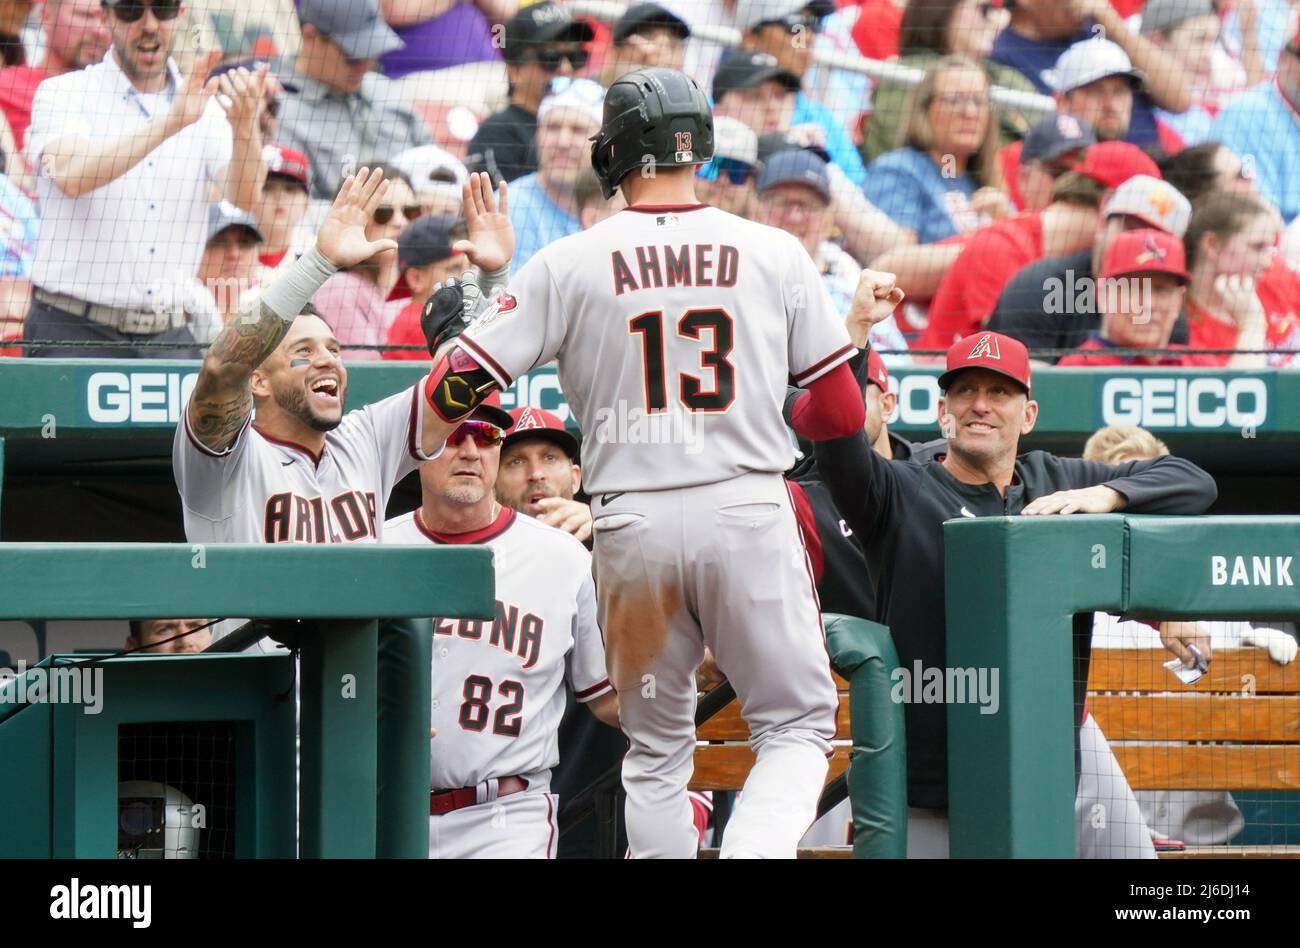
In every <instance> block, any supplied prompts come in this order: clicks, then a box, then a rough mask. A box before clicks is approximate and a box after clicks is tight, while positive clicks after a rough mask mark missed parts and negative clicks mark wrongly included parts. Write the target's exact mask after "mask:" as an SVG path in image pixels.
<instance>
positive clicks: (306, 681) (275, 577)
mask: <svg viewBox="0 0 1300 948" xmlns="http://www.w3.org/2000/svg"><path fill="white" fill-rule="evenodd" d="M493 596H494V576H493V568H492V553H491V551H490V550H488V549H486V548H483V547H436V546H373V545H365V546H362V545H355V546H341V545H340V546H320V547H316V546H301V545H284V546H263V545H243V544H229V545H227V544H208V545H187V544H174V545H173V544H102V543H88V544H52V543H0V620H3V619H149V618H164V617H207V618H216V617H244V618H256V619H270V620H277V621H276V622H275V623H274V625H273V628H274V629H275V630H276V638H278V639H282V640H285V641H291V642H292V643H293V644H294V646H295V647H296V648H298V649H299V650H300V654H301V676H302V682H301V689H300V693H299V694H300V701H301V800H302V803H301V810H300V814H299V818H300V838H301V853H302V855H304V856H354V857H373V856H375V855H381V856H384V855H405V856H426V855H427V853H428V849H427V838H428V754H429V738H428V731H429V696H428V689H429V674H430V666H429V660H428V652H427V649H426V650H425V651H424V652H423V653H421V652H420V651H419V650H418V649H415V650H414V651H410V650H408V651H407V652H406V653H405V654H399V655H397V657H396V665H395V668H396V670H395V671H394V665H393V664H392V663H386V666H385V667H386V672H385V676H384V678H383V680H382V681H381V679H380V674H379V633H378V627H379V625H380V624H381V623H379V622H378V621H377V620H378V619H379V618H385V619H390V618H391V619H401V620H405V621H403V622H400V623H384V625H385V629H386V632H385V638H386V639H387V638H389V637H390V635H399V636H405V637H406V640H407V642H408V644H409V642H410V641H412V640H417V641H418V639H419V637H420V635H421V631H420V630H421V620H422V619H424V617H427V616H432V615H441V616H455V617H466V618H478V619H489V618H491V617H492V615H493V612H494V600H493ZM389 628H392V629H395V630H397V631H396V632H393V633H389V632H388V631H387V630H388V629H389ZM423 628H424V629H425V630H427V628H428V622H427V620H424V621H423ZM239 658H241V659H242V660H244V661H245V662H253V663H256V662H258V661H261V660H262V659H265V660H266V661H268V662H269V661H275V660H277V658H276V656H269V655H268V656H252V655H246V656H239ZM205 660H211V659H210V658H209V656H206V655H199V656H189V657H187V656H155V657H150V658H149V659H141V658H138V657H137V658H132V659H120V660H118V659H108V660H107V661H108V662H110V663H111V662H113V661H130V662H133V663H136V664H138V663H139V662H141V661H146V662H150V661H152V662H173V663H174V662H191V663H193V662H202V661H205ZM278 660H279V661H281V662H283V659H282V658H280V659H278ZM223 661H224V659H223ZM421 661H422V662H423V664H422V665H421V664H420V663H421ZM148 667H150V668H152V667H161V666H148ZM173 667H174V666H173ZM214 667H215V666H214ZM280 679H281V680H280V684H279V687H280V688H281V690H282V689H283V687H284V685H283V680H282V679H283V676H280ZM381 686H382V689H383V720H384V727H383V729H382V731H381V729H380V723H379V722H380V693H381ZM205 700H207V699H205ZM10 707H11V708H12V705H11V706H10ZM32 707H33V708H34V706H32ZM81 717H83V716H81V715H75V716H71V717H70V719H69V720H71V721H73V722H74V723H75V725H76V727H78V728H87V727H90V726H91V724H92V723H93V722H92V719H90V718H87V721H86V722H79V721H78V720H77V719H79V718H81ZM24 720H26V721H34V720H36V716H34V715H32V714H23V713H17V714H14V713H12V712H11V713H10V717H9V719H8V720H6V721H0V729H5V728H18V727H20V728H21V729H23V730H24V731H26V730H30V728H31V725H30V724H20V723H18V722H21V721H24ZM74 736H75V735H74ZM72 743H73V745H75V740H74V741H73V742H72ZM66 760H68V761H71V760H73V758H70V757H69V758H67V759H66ZM28 763H29V764H32V765H33V766H31V767H24V768H20V769H18V770H17V771H15V772H14V773H13V774H11V780H13V779H17V778H18V776H20V775H21V774H22V773H24V772H25V771H34V770H39V769H40V768H39V767H37V766H35V762H33V761H28ZM67 766H71V764H68V765H67ZM292 772H293V767H292V760H290V761H289V765H288V768H287V770H286V771H285V773H287V774H289V776H290V777H291V776H292ZM381 773H382V774H383V775H384V777H385V780H384V784H383V787H382V789H383V791H384V795H383V797H382V799H380V802H379V804H378V806H379V809H380V810H381V811H382V812H381V813H380V814H377V804H376V800H377V798H379V794H380V789H381V786H380V777H379V775H380V774H381ZM65 776H67V777H69V779H71V777H72V773H71V771H68V773H66V774H65ZM75 789H76V790H77V791H78V792H88V791H86V788H85V787H82V786H81V785H79V784H78V785H75ZM55 790H56V791H58V792H64V791H67V792H72V791H69V790H68V788H67V787H64V788H63V790H60V789H59V787H57V786H56V787H55ZM99 792H100V793H102V788H100V790H99ZM75 804H76V800H75V799H74V800H71V804H70V805H72V806H73V807H74V809H75ZM381 826H382V827H383V828H384V833H383V836H382V838H381V836H380V834H379V827H381ZM69 845H71V844H69ZM55 854H56V855H68V856H71V855H88V854H89V853H85V852H81V851H77V850H76V849H75V848H74V849H66V848H65V849H60V850H59V851H57V852H56V853H55ZM101 855H103V854H102V853H101Z"/></svg>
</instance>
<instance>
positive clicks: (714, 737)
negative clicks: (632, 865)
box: [690, 674, 853, 859]
mask: <svg viewBox="0 0 1300 948" xmlns="http://www.w3.org/2000/svg"><path fill="white" fill-rule="evenodd" d="M833 677H834V679H835V689H836V691H837V692H838V694H839V710H838V711H837V712H836V719H835V740H834V750H833V754H832V756H831V760H830V772H829V773H828V774H827V775H826V782H827V783H828V784H829V783H830V782H831V781H833V780H835V779H836V778H837V777H839V776H840V775H841V774H843V773H844V771H845V770H846V769H847V768H848V766H849V752H850V751H851V750H852V746H851V745H852V738H851V735H850V732H849V685H848V682H846V681H845V680H844V679H843V678H841V677H840V676H839V675H837V674H836V675H833ZM696 740H697V741H699V743H698V744H697V745H696V747H695V773H694V775H693V776H692V777H691V783H690V788H691V789H692V790H713V791H736V790H740V789H741V788H742V787H743V786H744V783H745V778H746V777H747V776H749V771H750V768H752V767H753V766H754V752H753V751H752V750H750V748H749V726H748V725H747V724H746V723H745V719H744V718H743V717H741V714H740V701H739V700H734V701H732V702H730V703H729V704H727V705H726V706H725V707H724V708H723V709H722V710H721V711H719V712H718V713H717V714H715V715H714V716H713V717H712V718H710V719H709V720H708V721H706V722H704V724H703V725H701V727H700V728H699V729H698V731H697V732H696ZM700 855H701V857H703V858H711V857H714V856H716V855H717V851H716V849H714V850H703V851H701V853H700ZM852 855H853V848H852V847H851V846H832V847H818V848H816V849H801V850H800V851H799V858H800V859H847V858H850V857H851V856H852Z"/></svg>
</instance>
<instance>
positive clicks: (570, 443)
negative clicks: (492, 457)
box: [501, 408, 578, 463]
mask: <svg viewBox="0 0 1300 948" xmlns="http://www.w3.org/2000/svg"><path fill="white" fill-rule="evenodd" d="M510 417H511V418H513V419H514V425H515V426H514V428H513V429H512V430H511V432H510V434H508V435H506V440H505V443H504V444H502V445H501V448H502V450H505V449H506V448H508V447H510V445H512V444H514V443H515V442H517V441H527V440H528V439H529V438H542V439H544V440H546V441H551V442H553V443H555V444H556V445H558V446H559V448H560V450H561V451H563V452H564V453H565V454H567V455H568V456H569V460H570V461H573V462H575V463H576V462H577V460H578V439H577V438H575V437H574V436H573V434H572V433H571V432H570V431H569V429H568V428H566V427H565V426H564V422H562V421H560V419H559V418H558V417H557V416H556V415H553V414H551V413H550V412H549V411H546V410H544V409H541V408H516V409H514V410H512V411H511V412H510Z"/></svg>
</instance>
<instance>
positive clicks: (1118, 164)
mask: <svg viewBox="0 0 1300 948" xmlns="http://www.w3.org/2000/svg"><path fill="white" fill-rule="evenodd" d="M1152 172H1154V173H1155V174H1159V171H1158V169H1156V166H1155V162H1153V161H1152V160H1151V159H1150V158H1148V157H1147V156H1146V155H1144V154H1143V153H1142V152H1141V151H1140V150H1139V149H1138V148H1136V147H1135V146H1133V145H1129V144H1126V143H1124V142H1105V143H1103V144H1100V145H1094V146H1092V147H1091V148H1089V149H1088V151H1087V153H1086V155H1085V157H1084V160H1083V161H1082V162H1080V163H1079V164H1078V165H1076V166H1075V169H1074V171H1072V172H1070V173H1068V174H1064V175H1062V176H1061V177H1060V178H1059V179H1058V180H1057V182H1056V184H1054V185H1053V186H1052V191H1051V203H1050V204H1048V206H1047V207H1046V208H1045V209H1044V210H1042V211H1040V212H1038V213H1036V214H1018V215H1016V216H1014V217H1009V218H1006V219H1004V220H1000V221H998V222H997V223H995V224H991V225H990V226H988V227H985V228H983V229H982V230H979V231H977V232H976V233H975V234H974V235H973V236H972V237H971V238H970V239H969V240H968V241H967V242H966V246H965V248H963V249H962V252H961V254H960V255H959V256H958V257H957V262H956V263H955V264H953V266H952V268H951V269H950V270H949V271H948V273H947V274H946V275H945V276H944V278H943V280H942V281H941V282H940V283H939V289H938V291H936V293H935V295H934V300H933V301H932V302H931V303H930V316H929V323H928V325H927V326H926V327H925V332H924V333H923V334H922V335H921V340H920V342H919V343H918V344H917V348H919V349H947V348H948V347H949V346H951V345H952V344H953V343H954V342H956V341H957V340H958V339H961V338H963V337H965V336H968V335H970V334H971V333H973V332H976V331H978V330H979V329H980V328H981V327H982V326H983V325H984V323H985V322H986V321H987V320H988V318H989V316H990V315H991V314H992V312H993V308H994V307H995V306H996V305H997V302H998V297H1000V296H1001V295H1002V290H1003V289H1004V288H1005V287H1006V285H1007V283H1008V282H1009V281H1010V280H1011V278H1012V277H1013V276H1015V275H1016V273H1017V272H1019V270H1020V269H1021V268H1022V267H1024V266H1027V265H1028V264H1030V263H1033V262H1034V261H1035V260H1041V259H1043V258H1044V257H1061V256H1065V255H1066V254H1071V253H1077V252H1079V251H1080V250H1086V249H1087V248H1088V247H1090V246H1091V245H1092V242H1093V236H1094V234H1095V233H1096V230H1097V225H1098V222H1099V216H1100V212H1101V207H1102V204H1103V203H1104V201H1105V200H1106V198H1108V197H1109V196H1110V194H1111V189H1113V188H1117V187H1119V186H1120V185H1121V184H1123V183H1124V182H1125V181H1127V180H1129V179H1130V178H1132V177H1136V176H1137V175H1139V174H1150V173H1152Z"/></svg>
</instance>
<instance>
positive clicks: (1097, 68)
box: [1044, 36, 1142, 92]
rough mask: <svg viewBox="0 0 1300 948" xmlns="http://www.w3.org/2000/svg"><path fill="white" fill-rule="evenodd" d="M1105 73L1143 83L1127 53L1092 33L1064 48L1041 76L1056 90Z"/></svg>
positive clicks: (1070, 89) (1082, 83)
mask: <svg viewBox="0 0 1300 948" xmlns="http://www.w3.org/2000/svg"><path fill="white" fill-rule="evenodd" d="M1107 76H1125V77H1127V78H1128V80H1129V82H1130V84H1132V85H1133V86H1134V87H1135V88H1136V87H1137V86H1139V85H1140V84H1141V83H1142V74H1141V73H1140V72H1138V71H1137V70H1136V69H1134V68H1133V61H1132V60H1131V59H1129V58H1128V53H1126V52H1124V50H1123V49H1121V48H1120V47H1119V45H1118V44H1116V43H1112V42H1111V41H1110V40H1108V39H1104V38H1102V37H1100V36H1094V37H1093V38H1092V39H1086V40H1083V41H1082V42H1079V43H1075V44H1074V45H1073V46H1071V47H1070V48H1069V49H1067V50H1066V51H1065V52H1063V53H1062V54H1061V55H1060V56H1059V57H1058V58H1057V60H1056V66H1055V67H1053V68H1052V69H1050V70H1048V72H1047V74H1046V76H1045V77H1044V78H1046V79H1047V83H1048V85H1050V86H1051V87H1052V88H1053V89H1055V90H1056V91H1057V92H1073V91H1074V90H1075V89H1079V88H1082V87H1083V86H1086V85H1089V84H1090V83H1093V82H1096V81H1097V80H1098V79H1105V78H1106V77H1107Z"/></svg>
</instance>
